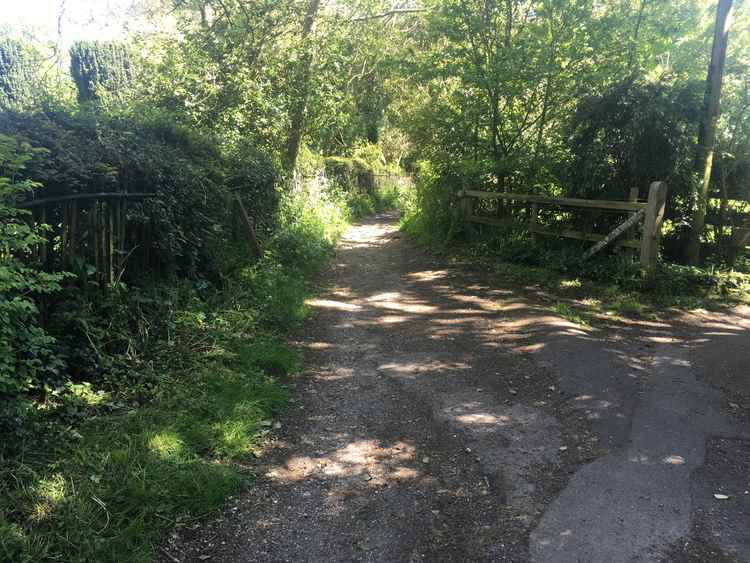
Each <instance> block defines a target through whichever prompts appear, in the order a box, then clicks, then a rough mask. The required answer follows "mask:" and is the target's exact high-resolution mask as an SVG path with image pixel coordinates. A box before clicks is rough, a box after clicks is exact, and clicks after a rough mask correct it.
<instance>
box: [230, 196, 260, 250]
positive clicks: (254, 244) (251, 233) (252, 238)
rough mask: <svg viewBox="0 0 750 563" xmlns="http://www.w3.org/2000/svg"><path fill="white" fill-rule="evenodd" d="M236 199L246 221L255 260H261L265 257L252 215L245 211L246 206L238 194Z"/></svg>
mask: <svg viewBox="0 0 750 563" xmlns="http://www.w3.org/2000/svg"><path fill="white" fill-rule="evenodd" d="M234 199H235V201H236V202H237V205H238V206H239V208H240V212H241V213H242V217H243V219H244V220H245V227H246V228H247V238H248V242H249V243H250V250H251V251H252V253H253V256H255V258H260V257H261V256H263V249H262V248H261V246H260V243H259V242H258V237H257V236H256V234H255V225H254V224H253V221H252V219H251V218H250V215H249V214H248V213H247V209H245V205H244V204H243V203H242V199H240V196H239V195H238V194H234Z"/></svg>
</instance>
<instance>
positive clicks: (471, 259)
mask: <svg viewBox="0 0 750 563" xmlns="http://www.w3.org/2000/svg"><path fill="white" fill-rule="evenodd" d="M446 182H448V183H447V184H446ZM454 185H459V183H458V182H457V181H454V179H451V178H448V179H447V180H446V178H444V177H443V176H441V175H440V174H437V173H436V172H435V171H434V170H432V167H431V165H429V163H422V164H421V168H420V170H419V180H418V182H417V188H416V190H415V191H414V192H412V193H411V194H410V198H408V200H407V201H406V202H405V205H404V207H405V212H404V216H403V220H402V225H401V227H402V229H403V230H404V231H405V232H406V233H407V234H408V235H409V236H411V237H412V238H413V239H415V240H416V241H417V242H418V243H420V244H422V245H424V246H426V247H428V248H430V249H431V250H432V251H433V252H436V253H439V254H443V255H446V256H448V257H450V258H451V259H452V260H455V261H459V262H462V263H465V264H467V265H477V266H480V267H482V268H483V269H485V270H489V271H491V272H493V273H494V274H495V275H497V276H498V278H499V279H500V280H503V281H505V282H508V283H512V284H514V285H518V286H522V287H527V286H533V287H534V288H539V289H542V290H544V291H545V292H547V293H548V294H551V295H552V296H554V297H555V298H556V300H557V301H556V302H557V305H555V306H554V307H553V308H555V309H556V310H557V311H558V313H559V314H561V315H562V316H563V317H566V318H569V319H570V320H573V321H574V322H578V323H579V324H588V323H590V322H591V321H592V319H593V316H592V315H591V312H592V311H593V312H596V313H604V314H607V315H617V316H623V317H640V316H648V315H653V314H655V313H657V312H658V311H661V310H664V309H666V308H670V307H676V308H692V307H698V306H712V305H717V304H723V303H738V302H746V301H748V300H749V299H750V262H748V260H749V258H748V257H747V256H746V255H745V256H742V257H740V259H739V260H738V261H737V262H736V264H735V266H734V268H731V269H730V268H728V267H726V265H724V264H721V263H717V264H714V265H712V264H708V265H707V266H704V267H700V268H699V267H692V266H683V265H679V264H674V263H669V262H664V261H660V262H658V263H657V264H656V265H655V266H654V267H653V268H651V269H650V270H649V271H644V270H643V269H642V268H641V267H640V265H639V263H638V258H637V256H635V254H634V251H633V250H614V251H605V252H603V253H601V254H600V255H598V256H595V257H593V258H592V259H589V260H587V261H585V262H584V261H582V260H581V258H580V257H581V255H582V254H583V252H584V251H585V250H586V249H587V248H588V247H589V246H590V244H588V243H584V242H578V241H571V240H567V239H556V238H553V237H540V236H538V237H537V238H536V240H532V239H531V238H530V237H529V235H528V233H527V232H525V231H524V230H523V229H508V230H506V229H499V228H497V227H486V226H483V225H480V226H475V225H471V226H468V225H466V224H465V223H462V222H461V221H459V220H458V216H459V209H458V202H457V198H456V197H455V196H454V194H453V192H452V191H451V189H450V187H451V186H454ZM565 300H568V301H577V302H578V304H579V306H577V307H576V308H573V307H572V306H571V305H570V303H569V302H568V303H566V302H565ZM586 309H588V310H589V312H587V311H586Z"/></svg>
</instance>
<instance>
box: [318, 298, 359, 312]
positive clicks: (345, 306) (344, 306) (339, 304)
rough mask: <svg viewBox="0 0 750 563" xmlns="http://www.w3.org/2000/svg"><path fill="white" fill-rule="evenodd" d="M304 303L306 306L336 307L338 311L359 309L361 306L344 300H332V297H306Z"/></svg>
mask: <svg viewBox="0 0 750 563" xmlns="http://www.w3.org/2000/svg"><path fill="white" fill-rule="evenodd" d="M305 304H306V305H307V306H308V307H316V308H322V309H336V310H338V311H360V310H361V309H362V307H360V306H359V305H355V304H354V303H346V302H345V301H334V300H332V299H308V300H307V301H306V302H305Z"/></svg>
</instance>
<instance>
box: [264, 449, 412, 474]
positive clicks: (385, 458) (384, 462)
mask: <svg viewBox="0 0 750 563" xmlns="http://www.w3.org/2000/svg"><path fill="white" fill-rule="evenodd" d="M415 458H416V450H415V449H414V446H412V445H410V444H408V443H406V442H402V441H399V442H395V443H394V444H393V445H392V446H391V447H383V446H381V445H379V442H378V441H376V440H359V441H356V442H351V443H349V444H347V445H346V446H344V447H343V448H340V449H338V450H335V451H333V452H331V453H329V454H328V455H325V456H321V457H316V458H313V457H308V456H295V457H292V458H290V459H289V460H287V462H286V464H285V465H284V466H282V467H275V468H273V469H271V470H270V471H269V472H268V473H266V475H267V476H268V477H270V478H271V479H274V480H276V481H281V482H294V481H301V480H303V479H307V478H310V477H311V476H313V475H315V476H318V477H324V478H328V477H336V478H338V477H363V476H364V477H367V479H366V482H370V483H371V484H382V483H384V482H386V481H387V480H388V479H413V478H416V477H418V476H419V472H418V471H417V470H415V469H410V468H407V467H404V466H403V465H402V464H403V463H405V462H409V461H414V459H415ZM394 466H395V467H394Z"/></svg>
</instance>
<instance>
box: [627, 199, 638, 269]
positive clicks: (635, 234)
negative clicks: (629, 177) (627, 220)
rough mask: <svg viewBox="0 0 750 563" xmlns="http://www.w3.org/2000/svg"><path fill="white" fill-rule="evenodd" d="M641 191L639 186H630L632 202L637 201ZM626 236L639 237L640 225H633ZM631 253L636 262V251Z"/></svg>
mask: <svg viewBox="0 0 750 563" xmlns="http://www.w3.org/2000/svg"><path fill="white" fill-rule="evenodd" d="M640 193H641V190H639V189H638V188H630V193H629V194H628V201H629V202H630V203H636V202H637V201H638V196H639V195H640ZM633 215H634V214H633V213H631V217H632V216H633ZM625 236H627V237H629V238H632V239H637V238H638V226H637V225H636V226H635V227H633V228H632V229H631V230H630V231H628V232H627V233H626V235H625ZM629 255H630V257H631V259H632V261H633V262H635V260H636V255H635V253H633V252H629Z"/></svg>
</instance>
